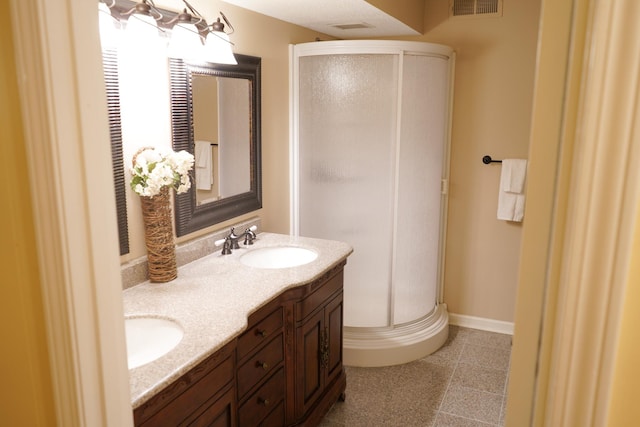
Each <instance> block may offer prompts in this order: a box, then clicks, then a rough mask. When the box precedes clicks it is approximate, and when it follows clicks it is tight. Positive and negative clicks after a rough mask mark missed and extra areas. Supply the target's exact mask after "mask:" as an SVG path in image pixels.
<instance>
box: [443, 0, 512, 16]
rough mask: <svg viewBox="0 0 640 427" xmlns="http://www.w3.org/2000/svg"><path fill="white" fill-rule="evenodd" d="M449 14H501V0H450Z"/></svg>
mask: <svg viewBox="0 0 640 427" xmlns="http://www.w3.org/2000/svg"><path fill="white" fill-rule="evenodd" d="M451 16H455V17H458V16H502V0H452V1H451Z"/></svg>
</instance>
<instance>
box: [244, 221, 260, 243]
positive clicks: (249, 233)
mask: <svg viewBox="0 0 640 427" xmlns="http://www.w3.org/2000/svg"><path fill="white" fill-rule="evenodd" d="M257 228H258V227H256V226H255V225H254V226H252V227H250V228H247V229H246V230H244V244H245V245H253V241H254V240H255V239H256V233H254V232H253V230H256V229H257Z"/></svg>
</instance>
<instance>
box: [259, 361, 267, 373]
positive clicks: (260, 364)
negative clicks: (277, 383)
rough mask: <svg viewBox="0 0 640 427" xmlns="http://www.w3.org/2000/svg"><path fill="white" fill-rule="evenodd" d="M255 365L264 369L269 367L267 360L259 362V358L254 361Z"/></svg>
mask: <svg viewBox="0 0 640 427" xmlns="http://www.w3.org/2000/svg"><path fill="white" fill-rule="evenodd" d="M256 366H257V367H259V368H262V369H264V370H265V371H266V370H267V369H269V364H268V363H267V362H260V361H259V360H258V361H257V362H256Z"/></svg>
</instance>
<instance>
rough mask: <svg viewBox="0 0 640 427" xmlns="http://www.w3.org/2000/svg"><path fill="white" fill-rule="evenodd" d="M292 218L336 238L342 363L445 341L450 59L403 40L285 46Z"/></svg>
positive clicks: (412, 356)
mask: <svg viewBox="0 0 640 427" xmlns="http://www.w3.org/2000/svg"><path fill="white" fill-rule="evenodd" d="M290 54H291V82H292V87H291V94H292V99H291V102H292V107H291V111H292V117H291V123H292V138H291V141H292V142H291V144H292V146H291V153H292V156H291V173H292V179H291V182H292V188H291V207H292V211H291V217H292V230H291V231H292V233H293V234H296V235H302V236H308V237H318V238H325V239H333V240H341V241H346V242H348V243H350V244H351V245H352V246H353V248H354V253H353V254H352V255H351V256H350V258H349V262H348V266H347V268H346V269H345V285H344V324H345V329H344V361H345V364H347V365H352V366H384V365H393V364H399V363H406V362H408V361H411V360H416V359H418V358H421V357H424V356H426V355H427V354H430V353H432V352H434V351H435V350H437V349H438V348H439V347H440V346H441V345H442V344H443V343H444V341H445V340H446V338H447V335H448V315H447V309H446V305H445V304H444V302H443V300H442V294H443V291H442V275H443V265H444V259H443V254H444V240H445V239H444V233H445V230H446V210H447V189H448V176H449V139H450V121H451V102H452V87H453V67H454V52H453V51H452V50H451V49H450V48H449V47H446V46H442V45H435V44H430V43H421V42H401V41H379V40H376V41H365V40H357V41H354V40H350V41H329V42H315V43H305V44H299V45H295V46H291V52H290Z"/></svg>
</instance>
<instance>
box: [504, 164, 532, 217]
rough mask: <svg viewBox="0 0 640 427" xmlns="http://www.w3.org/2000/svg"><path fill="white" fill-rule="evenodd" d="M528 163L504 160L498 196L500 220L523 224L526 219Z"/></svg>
mask: <svg viewBox="0 0 640 427" xmlns="http://www.w3.org/2000/svg"><path fill="white" fill-rule="evenodd" d="M526 173H527V161H526V160H523V159H504V160H503V161H502V172H501V174H500V190H499V191H500V192H499V194H498V219H500V220H504V221H516V222H521V221H522V218H523V217H524V194H523V193H524V182H525V178H526Z"/></svg>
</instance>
